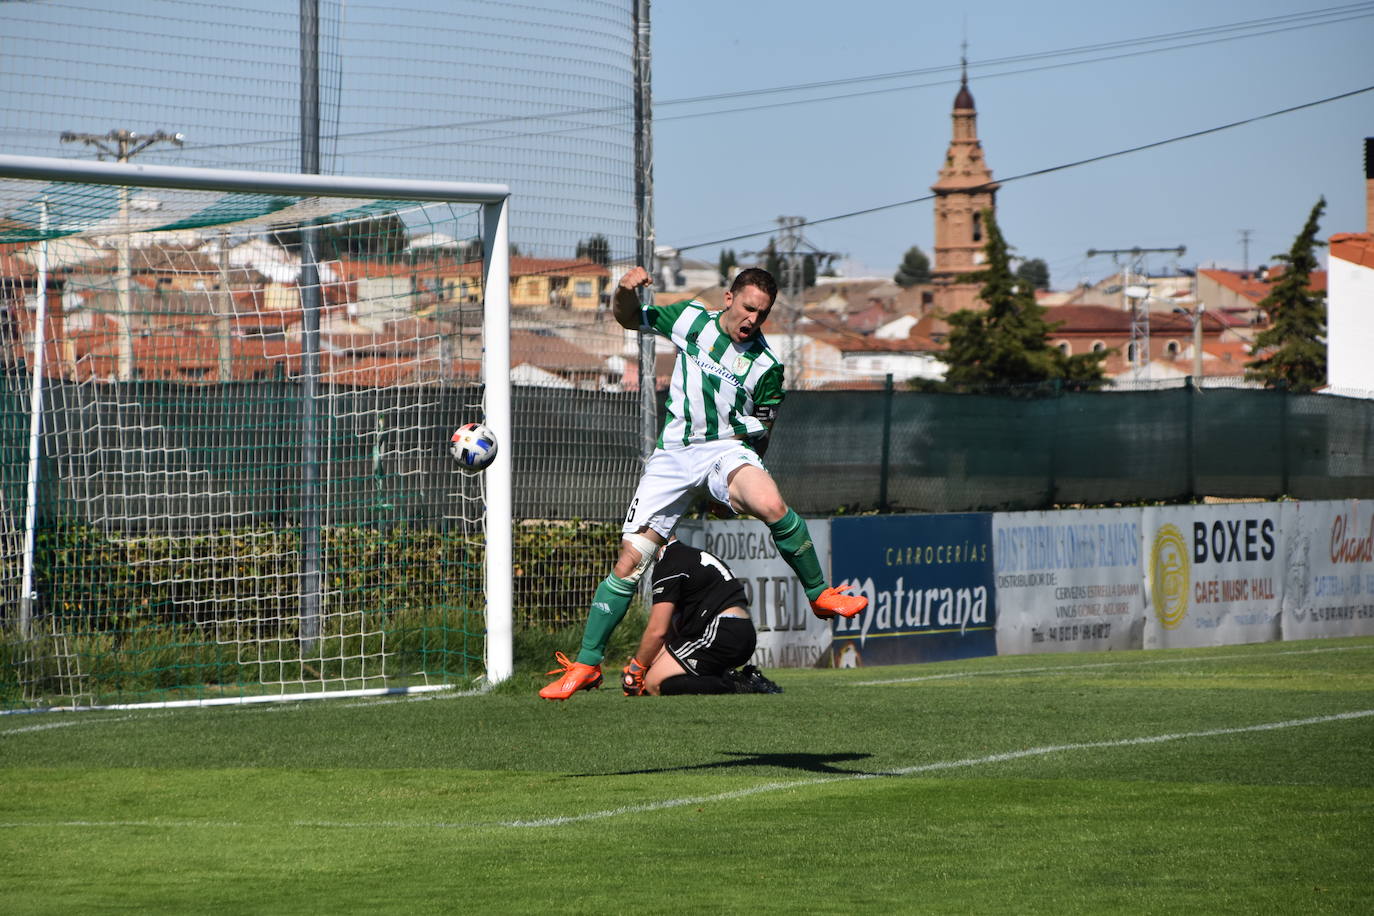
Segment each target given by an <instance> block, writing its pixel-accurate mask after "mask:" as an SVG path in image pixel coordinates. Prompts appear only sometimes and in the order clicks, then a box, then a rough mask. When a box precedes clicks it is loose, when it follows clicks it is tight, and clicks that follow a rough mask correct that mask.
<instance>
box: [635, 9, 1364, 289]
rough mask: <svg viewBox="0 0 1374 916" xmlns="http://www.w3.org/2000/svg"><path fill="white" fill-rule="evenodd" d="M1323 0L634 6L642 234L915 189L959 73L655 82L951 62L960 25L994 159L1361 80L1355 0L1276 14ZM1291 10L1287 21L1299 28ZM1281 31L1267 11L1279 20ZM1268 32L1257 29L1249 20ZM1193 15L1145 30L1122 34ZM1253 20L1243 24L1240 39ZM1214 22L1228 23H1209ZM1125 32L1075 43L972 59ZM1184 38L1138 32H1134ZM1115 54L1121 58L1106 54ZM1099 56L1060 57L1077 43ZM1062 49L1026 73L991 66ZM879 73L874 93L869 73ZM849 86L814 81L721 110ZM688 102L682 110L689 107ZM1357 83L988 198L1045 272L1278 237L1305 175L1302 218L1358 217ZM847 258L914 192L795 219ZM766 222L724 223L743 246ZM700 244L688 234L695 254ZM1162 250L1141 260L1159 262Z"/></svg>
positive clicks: (662, 235) (1140, 134)
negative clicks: (645, 62)
mask: <svg viewBox="0 0 1374 916" xmlns="http://www.w3.org/2000/svg"><path fill="white" fill-rule="evenodd" d="M1333 7H1334V4H1324V3H1308V4H1300V3H1294V2H1292V0H1288V2H1263V0H1262V2H1209V0H1191V2H1186V3H1185V2H1177V0H1161V2H1155V3H1150V4H1118V3H1101V2H1091V3H1089V2H1081V0H1062V2H1056V3H1053V4H1048V3H1046V4H1030V3H1026V2H1024V0H1017V2H1008V0H985V2H982V3H979V4H968V5H967V6H966V7H965V6H964V5H960V4H947V5H942V4H929V3H922V4H915V3H897V2H879V0H849V2H846V3H844V4H841V5H839V6H838V7H837V6H834V5H830V4H818V3H808V2H790V3H787V2H755V3H739V2H724V0H694V2H691V3H686V2H660V3H657V4H654V8H653V33H654V45H653V54H654V86H653V89H654V97H655V100H656V107H655V114H656V125H655V135H654V140H655V191H656V194H655V216H656V222H657V229H658V239H659V241H660V243H663V244H670V245H682V246H691V245H698V244H699V243H703V242H710V241H713V240H716V239H721V238H727V237H730V236H734V235H739V234H743V233H747V232H754V231H759V230H767V229H770V228H773V226H774V225H775V220H776V219H777V217H779V216H784V215H786V216H804V217H806V218H808V219H821V218H825V217H831V216H835V215H839V214H844V213H848V212H852V211H856V210H861V209H865V208H870V207H879V206H883V205H886V204H892V203H896V202H900V201H904V200H911V199H914V198H918V197H922V196H925V195H927V194H929V186H930V184H931V183H932V182H933V181H934V180H935V178H936V174H937V171H938V169H939V167H940V164H941V160H942V158H943V156H944V152H945V148H946V146H947V144H948V141H949V135H950V110H951V106H952V102H953V99H954V95H955V92H956V91H957V86H958V75H957V72H956V70H954V69H950V70H946V71H945V72H937V73H925V74H920V75H914V76H909V77H905V78H899V79H890V80H885V81H877V80H868V81H859V82H852V83H846V84H841V85H832V86H828V87H824V88H818V89H813V90H807V91H798V92H790V93H778V94H770V95H747V96H739V97H736V98H732V99H729V100H715V101H709V102H701V103H680V102H675V101H674V100H680V99H686V98H692V97H698V96H704V95H710V94H715V93H725V92H738V91H739V90H742V89H760V88H767V87H779V86H791V85H797V84H803V83H816V82H827V81H836V80H845V79H849V78H855V77H865V76H873V75H877V74H884V73H893V72H899V71H913V70H921V69H925V68H938V67H950V68H957V65H958V62H959V57H960V44H961V42H962V41H963V40H964V38H965V37H967V41H968V58H969V62H970V68H969V69H970V87H971V89H972V91H973V94H974V98H975V100H976V102H977V109H978V131H979V136H980V138H981V139H982V141H983V148H984V151H985V153H986V156H987V161H988V163H989V165H990V166H991V167H992V169H993V173H994V175H995V176H996V177H999V178H1003V177H1006V176H1011V175H1016V174H1020V173H1024V172H1032V171H1036V170H1039V169H1044V168H1049V167H1053V166H1058V165H1061V164H1064V163H1070V162H1075V161H1078V160H1082V159H1086V158H1090V157H1093V156H1098V155H1102V154H1107V153H1112V152H1116V151H1118V150H1124V149H1129V148H1131V147H1135V146H1140V145H1142V144H1147V143H1153V142H1155V141H1159V140H1165V139H1169V138H1172V137H1177V136H1181V135H1184V134H1189V133H1192V132H1195V131H1201V130H1205V129H1208V128H1213V127H1217V126H1219V125H1222V124H1226V123H1230V122H1233V121H1240V120H1243V119H1246V118H1252V117H1255V116H1257V115H1261V114H1266V113H1268V112H1272V111H1277V110H1280V109H1284V108H1288V107H1292V106H1297V105H1302V104H1305V103H1309V102H1313V101H1316V100H1318V99H1323V98H1327V97H1331V96H1335V95H1339V94H1341V93H1346V92H1350V91H1352V90H1356V89H1360V88H1364V87H1368V86H1374V6H1371V5H1370V4H1364V3H1360V4H1346V5H1344V7H1343V8H1342V9H1343V10H1344V11H1343V12H1333V13H1330V14H1326V15H1325V16H1324V17H1323V18H1325V19H1327V20H1337V19H1341V20H1344V21H1339V22H1334V21H1333V22H1332V23H1331V24H1325V25H1311V24H1310V23H1311V22H1314V21H1316V22H1319V21H1321V20H1320V19H1315V20H1314V19H1307V20H1305V21H1302V20H1297V19H1294V18H1288V19H1285V20H1276V21H1274V22H1272V23H1270V24H1268V25H1262V24H1256V25H1253V26H1251V27H1248V28H1247V29H1245V30H1236V29H1234V28H1233V29H1232V30H1230V31H1220V30H1219V29H1218V30H1216V31H1212V32H1209V33H1198V32H1197V30H1202V29H1209V28H1214V27H1222V26H1234V24H1237V23H1242V22H1254V21H1256V20H1264V19H1274V18H1275V17H1294V16H1295V15H1300V14H1310V13H1313V12H1315V11H1319V10H1326V9H1332V8H1333ZM1303 25H1305V26H1306V27H1299V26H1303ZM1280 29H1282V31H1280ZM1262 31H1267V32H1269V34H1262V35H1260V34H1255V33H1258V32H1262ZM1183 32H1189V33H1194V34H1193V35H1191V36H1190V37H1180V38H1178V39H1176V40H1173V41H1170V42H1162V43H1160V44H1157V45H1144V44H1140V43H1139V42H1138V41H1136V40H1138V39H1143V38H1147V37H1151V36H1159V35H1164V34H1173V33H1183ZM1242 35H1252V36H1253V37H1239V36H1242ZM1222 37H1229V38H1230V40H1217V39H1219V38H1222ZM1108 42H1124V43H1126V44H1124V45H1122V46H1119V47H1117V48H1109V49H1102V50H1099V51H1097V52H1095V53H1092V54H1084V55H1077V56H1065V55H1061V56H1052V57H1043V58H1039V59H1036V60H1030V61H1023V62H1019V63H1008V64H1003V65H1000V66H990V65H988V64H986V63H985V62H988V61H993V60H997V59H1004V58H1009V57H1014V56H1021V55H1038V54H1043V53H1044V52H1053V51H1059V50H1062V49H1068V48H1074V47H1081V46H1088V45H1100V44H1103V43H1108ZM1185 43H1192V44H1195V45H1196V46H1194V47H1186V48H1182V47H1181V48H1175V49H1173V50H1159V51H1156V52H1155V53H1140V52H1142V51H1148V50H1150V49H1152V48H1162V47H1168V46H1170V45H1178V44H1185ZM1124 55H1134V56H1124ZM1089 57H1092V58H1107V59H1103V60H1098V61H1096V62H1088V63H1081V64H1078V65H1072V66H1062V65H1064V64H1069V63H1072V62H1074V61H1078V60H1083V59H1085V58H1089ZM1048 65H1061V66H1057V67H1055V68H1052V69H1042V70H1039V71H1038V72H1021V73H1015V74H1008V73H1005V71H1011V70H1024V69H1026V68H1030V67H1045V66H1048ZM875 90H887V91H875ZM855 92H868V93H870V94H867V95H851V96H850V97H846V98H837V99H833V100H829V101H804V102H801V103H800V104H793V105H786V106H776V105H775V107H755V108H754V110H750V111H743V112H738V113H726V112H724V111H723V109H727V108H734V107H746V106H750V107H752V106H762V105H767V104H769V103H777V102H782V101H799V100H805V99H809V98H814V97H816V96H832V95H844V94H846V93H855ZM693 115H695V116H693ZM1366 136H1374V92H1367V93H1364V94H1361V95H1357V96H1354V97H1351V98H1347V99H1345V100H1343V101H1338V102H1331V103H1328V104H1325V105H1321V106H1317V107H1315V108H1310V109H1305V110H1303V111H1299V112H1296V113H1293V114H1288V115H1284V116H1281V117H1276V118H1271V119H1267V120H1264V121H1260V122H1257V123H1254V124H1250V125H1247V126H1241V127H1236V128H1233V129H1230V130H1226V131H1222V132H1219V133H1216V134H1212V135H1209V136H1205V137H1201V138H1197V139H1192V140H1185V141H1181V142H1177V143H1172V144H1169V145H1166V146H1162V147H1159V148H1155V149H1151V150H1147V151H1143V152H1139V153H1134V154H1131V155H1126V156H1121V157H1118V158H1114V159H1109V160H1107V161H1103V162H1097V163H1093V164H1089V165H1083V166H1079V167H1076V168H1072V169H1066V170H1063V171H1060V172H1056V173H1054V174H1050V175H1046V176H1042V177H1034V178H1027V179H1024V180H1020V181H1014V182H1010V183H1008V184H1006V185H1005V186H1004V187H1003V188H1002V189H1001V190H1000V191H999V192H998V219H999V222H1000V224H1001V226H1002V228H1003V231H1004V234H1005V235H1006V237H1007V239H1008V241H1009V242H1010V243H1011V244H1012V245H1013V246H1014V247H1015V248H1016V253H1017V254H1020V255H1022V256H1024V257H1038V258H1042V259H1044V260H1045V261H1046V262H1047V263H1048V264H1049V265H1050V268H1051V274H1052V278H1053V280H1054V283H1055V285H1056V286H1057V287H1063V286H1069V285H1072V284H1074V283H1076V282H1078V281H1079V280H1080V279H1083V278H1090V279H1096V278H1099V277H1101V276H1105V275H1106V274H1108V273H1111V272H1112V269H1113V268H1112V264H1111V259H1110V258H1104V257H1101V256H1099V257H1097V258H1094V259H1089V258H1087V257H1086V252H1087V251H1088V249H1090V248H1093V249H1106V248H1130V247H1134V246H1141V247H1146V248H1163V247H1174V246H1177V245H1180V244H1181V245H1185V246H1186V247H1187V253H1186V254H1185V255H1184V257H1183V258H1182V259H1180V260H1179V263H1180V264H1181V265H1182V266H1185V267H1194V266H1199V265H1201V266H1209V265H1211V264H1213V263H1215V264H1216V265H1217V266H1224V267H1241V266H1242V261H1243V259H1244V248H1243V242H1242V236H1241V230H1249V232H1250V236H1249V266H1251V267H1254V266H1256V265H1257V264H1260V263H1265V262H1266V261H1268V260H1269V259H1270V258H1271V256H1272V255H1273V254H1275V253H1277V252H1282V251H1286V250H1287V249H1288V247H1289V245H1290V244H1291V243H1292V240H1293V237H1294V236H1295V235H1297V233H1298V232H1299V230H1300V229H1301V228H1302V225H1303V222H1304V220H1305V219H1306V217H1307V214H1308V211H1309V210H1310V209H1311V207H1312V205H1313V204H1314V203H1316V201H1317V199H1318V198H1319V197H1321V196H1323V195H1324V196H1325V197H1326V200H1327V204H1328V206H1327V210H1326V216H1325V217H1324V219H1323V220H1322V234H1323V236H1327V235H1330V234H1331V233H1334V232H1338V231H1364V229H1365V215H1364V214H1365V204H1364V194H1365V187H1364V171H1363V138H1364V137H1366ZM805 234H806V237H807V238H808V239H809V240H810V241H811V242H813V243H814V244H815V245H816V246H817V247H819V248H821V249H823V250H827V251H836V252H841V253H844V254H846V255H848V256H849V257H850V258H851V259H852V263H851V265H850V267H851V268H852V269H853V270H854V271H856V272H860V273H862V272H872V273H875V274H879V275H885V274H890V273H891V272H892V271H893V269H894V268H895V266H896V264H897V263H898V262H899V260H900V259H901V257H902V254H903V252H905V251H906V249H907V248H909V247H910V246H912V245H919V246H920V247H921V248H922V249H923V250H925V251H926V252H927V253H929V252H930V251H931V247H932V241H933V220H932V211H931V204H930V203H929V202H924V203H914V204H911V205H909V206H903V207H897V208H893V209H889V210H885V211H882V212H880V213H876V214H873V215H869V216H860V217H854V218H852V219H841V220H836V221H833V222H827V223H824V224H821V225H816V226H812V227H809V228H807V229H806V231H805ZM764 241H765V238H764V237H759V238H756V239H749V240H742V241H738V242H731V243H729V244H728V245H727V246H726V247H732V248H735V249H736V250H750V249H751V248H754V247H758V246H760V245H761V244H762V243H763V242H764ZM719 247H720V246H715V245H707V246H703V247H697V248H693V249H692V250H691V251H690V252H689V254H691V255H695V256H697V257H701V258H703V259H706V260H714V258H715V257H716V256H717V253H718V251H719ZM1171 260H1172V259H1169V258H1164V257H1156V258H1153V259H1152V260H1151V261H1150V266H1151V267H1153V268H1156V269H1162V268H1164V267H1166V266H1169V262H1170V261H1171Z"/></svg>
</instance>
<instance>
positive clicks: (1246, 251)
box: [1240, 229, 1251, 274]
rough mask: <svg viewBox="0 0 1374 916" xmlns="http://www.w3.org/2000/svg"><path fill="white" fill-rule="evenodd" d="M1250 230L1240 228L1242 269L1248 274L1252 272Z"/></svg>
mask: <svg viewBox="0 0 1374 916" xmlns="http://www.w3.org/2000/svg"><path fill="white" fill-rule="evenodd" d="M1250 231H1251V230H1249V229H1241V230H1240V252H1241V254H1240V269H1241V270H1242V271H1244V272H1245V273H1247V274H1248V273H1249V272H1250Z"/></svg>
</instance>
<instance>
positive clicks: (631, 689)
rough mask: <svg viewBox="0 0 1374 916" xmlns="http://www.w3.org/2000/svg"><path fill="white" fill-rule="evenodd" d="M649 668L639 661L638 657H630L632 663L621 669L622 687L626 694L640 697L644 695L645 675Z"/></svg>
mask: <svg viewBox="0 0 1374 916" xmlns="http://www.w3.org/2000/svg"><path fill="white" fill-rule="evenodd" d="M648 670H649V669H648V668H646V667H644V666H643V665H641V664H640V663H639V659H637V658H632V659H630V663H629V664H628V665H626V666H625V667H624V668H622V669H621V673H620V687H621V689H622V690H624V691H625V696H627V697H640V696H643V695H644V675H645V673H646V672H648Z"/></svg>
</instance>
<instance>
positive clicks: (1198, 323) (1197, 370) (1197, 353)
mask: <svg viewBox="0 0 1374 916" xmlns="http://www.w3.org/2000/svg"><path fill="white" fill-rule="evenodd" d="M1206 311H1207V306H1205V305H1203V304H1202V303H1201V302H1199V303H1198V304H1197V308H1196V309H1194V310H1193V378H1194V379H1195V380H1196V381H1197V385H1198V387H1199V388H1201V387H1202V315H1203V313H1204V312H1206Z"/></svg>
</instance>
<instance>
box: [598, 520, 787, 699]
mask: <svg viewBox="0 0 1374 916" xmlns="http://www.w3.org/2000/svg"><path fill="white" fill-rule="evenodd" d="M653 588H654V592H653V607H652V608H651V609H650V611H649V623H648V624H647V625H646V626H645V628H644V635H643V637H641V639H640V642H639V650H638V651H637V652H636V653H635V657H634V658H632V659H630V663H629V664H628V665H626V666H625V670H624V673H623V677H622V681H621V686H622V687H624V689H625V692H626V693H627V694H630V695H632V696H635V695H639V694H645V693H647V694H651V695H653V696H660V695H662V696H672V695H674V694H687V693H781V692H782V690H781V688H779V687H778V686H777V685H776V684H774V683H773V682H772V681H770V680H768V679H767V678H765V677H764V676H763V675H762V674H761V673H760V672H759V670H758V669H757V668H755V667H753V666H752V665H748V666H745V667H744V668H743V669H741V670H739V671H735V670H734V669H735V668H736V667H738V666H740V665H743V664H744V663H745V662H747V661H749V658H750V656H752V655H753V654H754V647H755V645H756V643H757V641H758V636H757V634H756V633H755V632H754V621H753V620H751V619H750V617H749V598H748V596H747V594H746V593H745V591H744V586H743V585H742V584H741V583H740V581H739V580H738V579H736V578H735V574H734V573H733V572H731V571H730V567H728V566H726V565H725V564H724V563H722V562H721V561H720V560H719V559H717V558H716V557H715V556H713V555H711V554H709V553H707V552H706V551H704V550H698V549H697V548H695V547H689V546H687V545H686V544H684V543H682V542H681V541H679V540H677V539H676V538H674V539H673V540H671V541H669V542H668V543H667V544H665V545H664V546H663V547H662V548H661V549H660V551H659V555H658V562H657V563H655V564H654V578H653ZM641 660H642V661H641Z"/></svg>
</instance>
